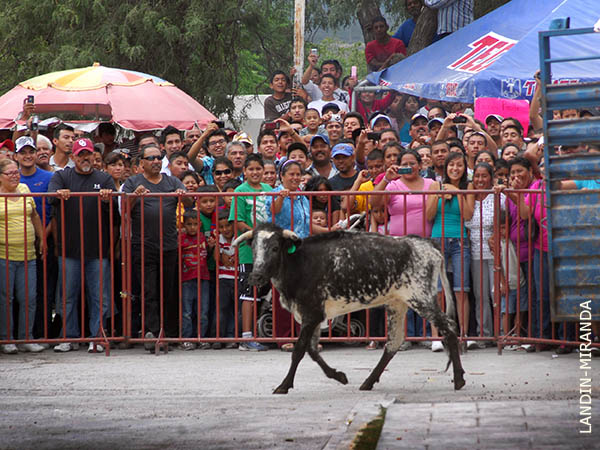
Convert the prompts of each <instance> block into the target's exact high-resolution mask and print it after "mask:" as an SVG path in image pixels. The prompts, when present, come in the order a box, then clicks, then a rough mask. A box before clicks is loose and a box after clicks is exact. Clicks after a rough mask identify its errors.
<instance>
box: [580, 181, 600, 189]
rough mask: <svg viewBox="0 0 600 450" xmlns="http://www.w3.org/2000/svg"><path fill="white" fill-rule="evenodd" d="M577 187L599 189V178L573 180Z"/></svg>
mask: <svg viewBox="0 0 600 450" xmlns="http://www.w3.org/2000/svg"><path fill="white" fill-rule="evenodd" d="M575 186H577V189H600V180H575Z"/></svg>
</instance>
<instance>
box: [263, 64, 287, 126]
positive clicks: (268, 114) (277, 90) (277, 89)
mask: <svg viewBox="0 0 600 450" xmlns="http://www.w3.org/2000/svg"><path fill="white" fill-rule="evenodd" d="M289 86H290V77H289V76H288V75H287V74H286V73H285V72H283V71H281V70H276V71H275V72H273V75H271V79H270V80H269V87H270V88H271V89H272V90H273V95H270V96H269V97H267V98H266V99H265V103H264V113H265V120H266V121H271V120H275V119H278V118H279V117H281V116H283V115H284V114H285V113H286V112H287V111H288V110H289V109H290V104H291V103H292V94H291V93H290V92H289V91H288V87H289Z"/></svg>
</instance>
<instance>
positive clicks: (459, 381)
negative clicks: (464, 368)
mask: <svg viewBox="0 0 600 450" xmlns="http://www.w3.org/2000/svg"><path fill="white" fill-rule="evenodd" d="M464 385H465V379H464V378H463V377H462V375H461V376H460V377H455V378H454V390H455V391H460V390H461V389H462V387H463V386H464Z"/></svg>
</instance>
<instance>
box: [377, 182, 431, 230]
mask: <svg viewBox="0 0 600 450" xmlns="http://www.w3.org/2000/svg"><path fill="white" fill-rule="evenodd" d="M431 183H433V180H431V179H429V178H423V189H422V190H423V191H426V190H428V189H429V186H430V185H431ZM385 190H386V191H410V189H409V188H408V187H407V186H406V185H405V184H404V183H403V182H402V181H401V180H400V179H397V180H394V181H392V182H390V183H388V185H387V186H386V187H385ZM405 197H406V201H405V200H404V198H405ZM426 201H427V196H424V195H419V194H413V195H392V196H391V197H390V200H389V203H388V212H389V214H390V221H389V224H388V226H389V234H391V235H392V236H405V235H407V234H417V235H419V236H423V237H429V236H431V226H432V224H431V222H429V221H428V220H427V219H426V216H425V204H426ZM405 207H406V230H405V229H404V222H405V220H404V215H405ZM423 221H425V222H424V223H425V231H424V232H423Z"/></svg>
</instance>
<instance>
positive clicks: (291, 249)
mask: <svg viewBox="0 0 600 450" xmlns="http://www.w3.org/2000/svg"><path fill="white" fill-rule="evenodd" d="M300 245H302V239H300V238H298V236H296V237H295V238H286V239H284V240H283V248H284V249H285V250H286V251H287V253H289V254H290V255H291V254H293V253H296V250H298V248H299V247H300Z"/></svg>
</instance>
